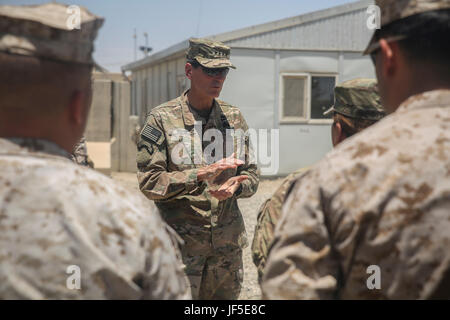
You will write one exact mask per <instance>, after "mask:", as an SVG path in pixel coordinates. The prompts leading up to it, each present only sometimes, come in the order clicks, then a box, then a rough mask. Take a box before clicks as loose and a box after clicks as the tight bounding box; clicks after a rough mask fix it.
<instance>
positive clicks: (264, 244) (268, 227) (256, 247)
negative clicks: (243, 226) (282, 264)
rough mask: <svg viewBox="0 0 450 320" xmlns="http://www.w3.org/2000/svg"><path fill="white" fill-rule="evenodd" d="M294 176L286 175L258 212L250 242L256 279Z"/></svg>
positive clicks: (265, 258)
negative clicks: (256, 272) (256, 270)
mask: <svg viewBox="0 0 450 320" xmlns="http://www.w3.org/2000/svg"><path fill="white" fill-rule="evenodd" d="M293 180H294V176H293V175H291V176H288V177H287V178H286V179H285V180H284V181H283V183H282V184H281V185H280V186H279V187H278V189H277V190H276V191H275V193H274V194H273V195H272V197H271V198H269V199H267V200H266V201H265V202H264V203H263V205H262V206H261V208H260V210H259V212H258V218H257V223H256V226H255V233H254V237H253V242H252V258H253V262H254V264H255V265H256V267H257V268H258V279H259V280H261V278H262V275H263V270H264V267H265V265H266V260H267V254H268V252H269V247H270V245H271V244H272V240H273V237H274V231H275V226H276V225H277V223H278V220H279V219H280V216H281V208H282V205H283V202H284V200H285V198H286V193H287V190H288V189H289V188H290V186H291V185H292V181H293Z"/></svg>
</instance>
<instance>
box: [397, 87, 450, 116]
mask: <svg viewBox="0 0 450 320" xmlns="http://www.w3.org/2000/svg"><path fill="white" fill-rule="evenodd" d="M449 101H450V90H448V89H439V90H432V91H427V92H423V93H419V94H416V95H413V96H411V97H409V98H408V99H406V100H405V101H404V102H403V103H402V104H401V105H400V106H399V107H398V109H397V111H396V112H403V111H409V110H415V109H425V108H435V107H450V104H449V103H448V102H449Z"/></svg>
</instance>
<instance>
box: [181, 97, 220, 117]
mask: <svg viewBox="0 0 450 320" xmlns="http://www.w3.org/2000/svg"><path fill="white" fill-rule="evenodd" d="M188 92H189V89H188V90H186V91H184V92H183V94H182V95H181V110H182V111H183V120H184V124H185V125H186V126H193V125H194V124H195V118H194V115H193V114H192V112H191V110H189V105H188V103H189V101H188V97H187V93H188ZM218 110H220V107H219V103H218V102H217V100H216V99H214V105H213V109H212V110H211V114H210V115H209V119H215V115H216V113H217V112H218Z"/></svg>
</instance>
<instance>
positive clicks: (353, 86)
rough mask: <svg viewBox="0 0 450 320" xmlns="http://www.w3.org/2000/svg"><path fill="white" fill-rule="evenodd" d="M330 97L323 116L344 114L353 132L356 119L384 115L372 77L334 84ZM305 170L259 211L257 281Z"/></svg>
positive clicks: (255, 243) (365, 122) (254, 245)
mask: <svg viewBox="0 0 450 320" xmlns="http://www.w3.org/2000/svg"><path fill="white" fill-rule="evenodd" d="M334 97H335V99H334V105H333V106H332V107H331V108H329V109H328V110H327V111H325V112H324V115H328V114H330V113H331V112H335V113H338V114H341V115H343V116H345V117H346V118H347V119H348V120H349V121H346V123H347V124H348V125H349V126H350V127H352V129H353V130H354V131H357V129H356V128H355V124H356V123H357V122H356V121H358V123H359V125H361V127H367V126H369V125H371V124H372V123H373V122H374V121H378V120H380V119H381V118H382V117H384V116H385V114H386V113H385V111H384V108H383V107H382V106H381V102H380V96H379V94H378V86H377V81H376V80H375V79H366V78H358V79H352V80H348V81H345V82H343V83H341V84H339V85H337V86H336V87H335V89H334ZM350 119H354V120H350ZM360 129H361V128H360ZM308 169H309V168H302V169H299V170H297V171H295V172H294V173H291V174H290V175H289V176H287V177H286V179H285V180H284V181H283V182H282V184H281V186H280V187H279V188H278V189H277V190H276V191H275V193H274V194H273V196H272V197H271V198H269V199H267V200H266V201H265V202H264V204H263V205H262V206H261V208H260V210H259V213H258V219H257V223H256V226H255V235H254V238H253V242H252V257H253V262H254V263H255V265H256V267H257V269H258V280H259V281H260V282H261V279H262V276H263V270H264V267H265V265H266V259H267V255H268V253H269V248H270V245H271V243H272V240H273V237H274V231H275V226H276V224H277V222H278V220H279V219H280V216H281V208H282V206H283V203H284V202H285V199H286V195H287V192H288V190H289V188H290V187H291V186H292V184H293V182H294V181H295V180H296V179H297V178H299V177H300V176H301V175H302V174H304V173H305V172H306V171H307V170H308Z"/></svg>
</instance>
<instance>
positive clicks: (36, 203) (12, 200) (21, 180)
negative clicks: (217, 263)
mask: <svg viewBox="0 0 450 320" xmlns="http://www.w3.org/2000/svg"><path fill="white" fill-rule="evenodd" d="M0 150H1V151H0V165H1V167H2V170H1V173H0V184H1V185H2V187H1V189H0V204H1V206H2V211H1V215H0V231H1V232H0V233H1V236H0V248H1V249H0V261H1V263H0V298H1V299H188V298H190V290H189V286H188V282H187V281H186V279H185V278H184V274H183V269H182V263H181V261H180V260H178V259H177V257H176V256H175V254H174V253H175V247H174V244H175V242H174V240H173V239H171V238H170V236H169V234H168V233H167V230H169V229H167V227H166V225H165V223H164V222H163V220H162V219H161V218H160V216H159V214H158V212H157V209H156V208H155V207H154V206H153V205H152V204H151V203H149V202H148V200H147V199H145V197H143V196H140V195H138V194H133V193H132V192H130V191H128V190H126V189H125V188H123V187H121V186H119V185H117V184H115V183H114V182H113V181H112V180H110V179H109V178H107V177H105V176H103V175H102V174H99V173H97V172H95V171H93V170H89V169H87V168H84V167H80V166H77V165H74V164H73V163H72V162H71V161H70V160H69V159H68V158H69V157H70V155H69V154H68V153H67V152H65V151H64V150H62V149H61V148H59V147H58V146H57V145H55V144H53V143H51V142H49V141H45V140H36V139H20V138H16V139H0ZM33 190H34V191H33ZM30 191H33V192H30ZM166 229H167V230H166ZM172 232H173V231H172ZM70 266H76V267H77V268H78V267H79V270H80V275H81V277H80V279H81V281H80V290H76V289H73V288H74V287H73V286H72V287H71V285H76V281H74V282H71V279H72V278H69V277H70V276H71V275H72V274H73V272H74V271H70V272H68V271H67V270H68V268H69V270H73V269H70ZM67 283H69V284H67Z"/></svg>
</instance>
